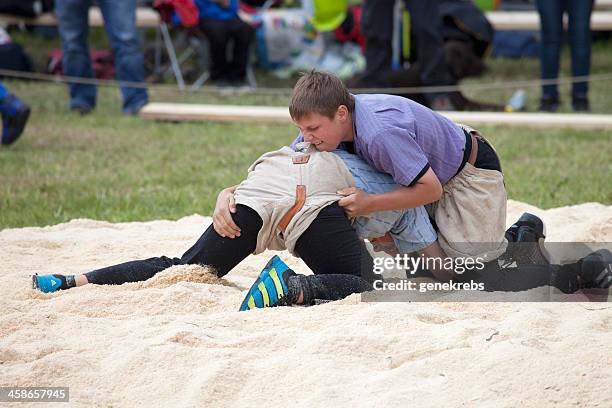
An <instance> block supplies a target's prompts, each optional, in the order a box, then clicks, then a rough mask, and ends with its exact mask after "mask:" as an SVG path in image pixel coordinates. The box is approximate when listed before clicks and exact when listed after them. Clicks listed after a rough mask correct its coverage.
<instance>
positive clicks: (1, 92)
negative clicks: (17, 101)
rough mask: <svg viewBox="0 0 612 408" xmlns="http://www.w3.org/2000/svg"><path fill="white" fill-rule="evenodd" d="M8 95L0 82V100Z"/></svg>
mask: <svg viewBox="0 0 612 408" xmlns="http://www.w3.org/2000/svg"><path fill="white" fill-rule="evenodd" d="M7 95H8V90H7V89H6V87H5V86H4V84H3V83H2V82H0V100H2V99H4V97H5V96H7Z"/></svg>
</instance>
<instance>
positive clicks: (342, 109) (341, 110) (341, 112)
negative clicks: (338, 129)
mask: <svg viewBox="0 0 612 408" xmlns="http://www.w3.org/2000/svg"><path fill="white" fill-rule="evenodd" d="M336 116H337V117H338V119H339V120H347V119H348V118H349V110H348V108H347V107H346V105H340V106H338V109H337V110H336Z"/></svg>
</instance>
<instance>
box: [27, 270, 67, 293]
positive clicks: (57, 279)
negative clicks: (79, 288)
mask: <svg viewBox="0 0 612 408" xmlns="http://www.w3.org/2000/svg"><path fill="white" fill-rule="evenodd" d="M32 289H38V290H40V291H41V292H43V293H52V292H56V291H58V290H60V289H68V285H67V284H66V277H65V276H63V275H39V274H36V275H32Z"/></svg>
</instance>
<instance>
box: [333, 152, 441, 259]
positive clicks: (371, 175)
mask: <svg viewBox="0 0 612 408" xmlns="http://www.w3.org/2000/svg"><path fill="white" fill-rule="evenodd" d="M334 153H336V154H337V155H338V156H339V157H340V158H341V159H342V160H343V161H344V164H345V165H346V167H347V168H348V170H349V172H350V173H351V175H352V176H353V178H354V179H355V186H356V187H357V188H359V189H360V190H363V191H365V192H366V193H368V194H383V193H387V192H389V191H393V190H395V189H396V188H398V185H397V184H396V183H395V181H394V180H393V178H392V177H391V176H390V175H389V174H386V173H382V172H380V171H378V170H376V169H375V168H373V167H371V166H370V165H369V164H368V163H367V162H366V161H365V160H363V159H362V158H361V157H359V156H357V155H355V154H351V153H349V152H347V151H345V150H336V151H334ZM353 228H355V231H357V235H358V236H359V238H362V239H368V238H378V237H382V236H383V235H385V234H386V233H387V232H388V233H389V234H390V235H391V237H392V238H393V242H394V243H395V246H396V247H397V249H398V251H399V252H400V253H401V254H411V253H413V252H416V251H419V250H421V249H423V248H426V247H428V246H430V245H431V244H433V243H434V242H435V241H436V240H437V238H438V235H437V233H436V230H435V229H434V227H433V226H432V225H431V221H429V215H428V214H427V210H426V209H425V207H424V206H421V207H417V208H408V209H404V210H392V211H380V212H375V213H372V214H369V215H368V216H367V217H357V218H355V220H354V222H353Z"/></svg>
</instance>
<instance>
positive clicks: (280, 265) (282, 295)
mask: <svg viewBox="0 0 612 408" xmlns="http://www.w3.org/2000/svg"><path fill="white" fill-rule="evenodd" d="M295 274H296V273H295V272H293V271H292V270H291V269H290V268H289V267H288V266H287V265H286V264H285V263H284V262H283V261H282V260H281V259H280V258H279V257H278V255H274V257H272V259H270V261H269V262H268V264H267V265H266V267H265V268H264V269H263V270H262V271H261V273H260V274H259V276H258V277H257V279H256V280H255V282H254V283H253V285H252V286H251V288H250V289H249V292H248V293H247V295H246V297H245V298H244V300H243V301H242V305H241V306H240V311H241V312H242V311H245V310H251V309H255V308H264V307H274V306H282V305H286V304H287V295H288V293H289V288H288V284H287V283H288V281H289V277H290V276H293V275H295Z"/></svg>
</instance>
